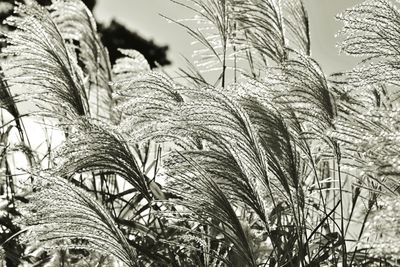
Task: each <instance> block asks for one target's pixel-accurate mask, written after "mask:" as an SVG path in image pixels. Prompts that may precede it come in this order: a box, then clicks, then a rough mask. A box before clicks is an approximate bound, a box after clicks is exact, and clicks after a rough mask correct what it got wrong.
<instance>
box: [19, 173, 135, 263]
mask: <svg viewBox="0 0 400 267" xmlns="http://www.w3.org/2000/svg"><path fill="white" fill-rule="evenodd" d="M28 198H29V203H26V204H23V205H22V206H21V207H20V211H21V213H22V217H21V219H20V223H21V224H22V225H23V229H25V230H26V233H25V234H23V237H22V239H23V240H24V241H25V242H27V243H29V244H31V245H32V246H36V245H38V244H37V242H39V243H40V244H41V245H42V246H43V247H44V248H46V249H47V250H54V249H86V250H89V251H90V250H94V251H98V252H100V253H102V254H105V255H112V256H114V257H116V258H117V259H119V260H120V261H121V262H123V263H124V264H125V265H126V266H139V265H138V260H137V257H136V252H135V250H134V249H133V248H132V247H131V246H130V245H129V244H128V242H127V240H126V238H125V236H124V234H123V233H122V232H121V231H120V230H119V229H118V227H117V225H116V224H115V222H114V220H113V219H112V217H111V216H110V215H109V214H108V212H107V211H106V210H105V208H103V207H102V206H101V205H100V204H99V203H98V202H97V201H96V200H95V199H94V198H93V196H92V195H90V194H89V193H88V192H86V191H85V190H83V189H81V188H79V187H77V186H75V185H73V184H72V183H70V182H68V181H67V180H65V179H63V178H61V177H53V176H50V175H48V174H39V175H37V176H35V182H34V184H33V192H32V193H31V194H30V195H29V197H28Z"/></svg>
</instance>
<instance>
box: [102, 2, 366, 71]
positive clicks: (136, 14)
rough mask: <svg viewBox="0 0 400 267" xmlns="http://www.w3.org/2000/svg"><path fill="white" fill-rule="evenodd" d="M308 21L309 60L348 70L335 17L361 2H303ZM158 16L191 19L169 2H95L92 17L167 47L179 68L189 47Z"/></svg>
mask: <svg viewBox="0 0 400 267" xmlns="http://www.w3.org/2000/svg"><path fill="white" fill-rule="evenodd" d="M304 1H305V5H306V8H307V10H308V13H309V17H310V27H311V39H312V40H311V47H312V54H313V57H314V58H315V59H316V60H317V61H318V62H319V63H320V64H321V66H322V68H323V70H324V71H325V72H326V73H327V74H330V73H332V72H336V71H344V70H346V69H350V68H351V67H352V66H353V65H354V64H355V62H356V60H355V59H353V58H351V57H347V56H344V55H340V56H339V55H338V49H337V48H336V43H337V41H338V40H337V39H336V38H335V37H334V36H335V34H336V33H337V31H338V30H339V29H340V27H341V25H340V23H339V22H337V21H336V20H335V16H336V14H338V13H340V12H341V11H343V10H344V9H346V8H349V7H351V6H353V5H355V4H357V3H361V2H362V0H304ZM159 14H163V15H165V16H167V17H170V18H174V19H180V18H188V17H191V13H188V12H187V11H185V10H184V9H183V8H182V7H179V6H177V5H175V4H173V3H171V2H170V1H169V0H98V1H97V6H96V9H95V15H96V17H97V18H98V19H99V20H100V21H103V22H108V21H110V20H111V19H112V18H117V20H118V21H119V22H122V23H123V24H124V25H126V26H127V27H129V28H130V29H132V30H134V31H137V32H138V33H139V34H141V35H143V36H144V37H146V38H150V39H154V40H155V41H156V43H157V44H159V45H168V46H169V47H170V49H169V52H168V53H169V54H168V57H169V58H170V59H171V60H172V61H173V64H174V65H175V67H176V65H178V66H179V65H181V64H182V62H183V61H182V60H181V57H180V54H183V55H185V56H186V57H190V56H191V52H192V47H191V45H190V42H191V41H192V39H190V38H189V36H188V34H186V32H185V30H184V29H182V28H180V27H179V26H178V25H176V24H168V23H166V20H165V19H164V18H162V17H161V16H160V15H159Z"/></svg>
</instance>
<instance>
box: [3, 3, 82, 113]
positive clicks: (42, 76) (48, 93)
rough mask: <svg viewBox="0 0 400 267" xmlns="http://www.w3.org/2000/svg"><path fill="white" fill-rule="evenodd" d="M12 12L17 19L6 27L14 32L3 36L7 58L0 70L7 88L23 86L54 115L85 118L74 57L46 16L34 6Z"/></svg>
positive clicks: (56, 28)
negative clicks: (5, 41)
mask: <svg viewBox="0 0 400 267" xmlns="http://www.w3.org/2000/svg"><path fill="white" fill-rule="evenodd" d="M15 12H16V14H17V15H18V16H13V17H9V18H8V19H7V20H6V23H7V24H8V25H10V26H12V27H15V28H16V30H14V31H10V32H7V33H5V36H6V38H7V39H6V40H7V43H8V45H7V47H6V48H5V49H4V50H3V53H4V55H6V56H8V57H9V58H8V60H7V62H6V63H5V64H4V65H3V66H4V72H5V73H6V76H7V81H8V83H9V84H10V86H22V87H23V88H24V90H25V92H29V93H30V94H31V93H33V94H34V95H33V96H34V97H35V98H37V99H39V102H40V103H41V105H42V107H44V108H45V109H46V110H49V109H50V110H53V111H55V114H56V115H61V116H62V115H64V114H65V112H66V113H72V114H77V115H85V114H88V102H87V101H88V100H87V96H86V91H85V85H84V81H83V76H82V71H81V70H80V68H79V67H78V63H77V58H76V55H75V53H74V51H72V50H71V48H70V47H69V46H67V45H66V43H65V42H64V39H63V37H62V35H61V33H60V31H59V29H58V27H57V25H56V24H55V22H54V21H53V20H52V18H51V15H50V14H49V12H48V11H47V10H46V9H45V8H43V7H41V6H39V5H38V4H37V3H35V2H32V3H30V4H29V5H22V4H20V5H18V6H17V7H16V9H15ZM32 47H35V49H31V48H32Z"/></svg>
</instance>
